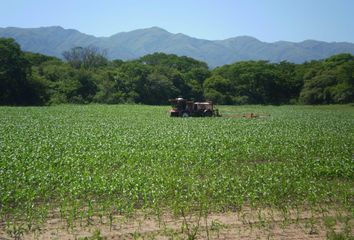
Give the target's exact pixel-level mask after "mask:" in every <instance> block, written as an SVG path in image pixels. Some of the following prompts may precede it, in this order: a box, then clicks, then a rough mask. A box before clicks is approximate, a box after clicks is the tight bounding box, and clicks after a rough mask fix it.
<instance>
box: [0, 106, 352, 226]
mask: <svg viewBox="0 0 354 240" xmlns="http://www.w3.org/2000/svg"><path fill="white" fill-rule="evenodd" d="M168 109H169V107H166V106H162V107H157V106H141V105H118V106H104V105H89V106H70V105H67V106H55V107H40V108H39V107H25V108H22V107H0V126H1V128H0V180H1V181H0V218H1V219H2V221H3V222H7V223H13V222H16V221H19V220H21V221H25V222H27V223H28V225H31V224H32V222H33V224H35V223H37V222H40V221H44V220H45V219H47V218H48V216H49V215H50V214H51V213H52V212H54V211H59V212H60V215H61V217H62V218H65V219H67V220H68V223H69V225H70V222H73V221H74V220H75V219H79V218H81V219H84V220H85V221H87V222H88V223H89V222H90V219H91V218H92V217H93V216H95V215H100V216H109V217H110V216H112V214H117V213H119V214H124V215H129V214H131V213H133V212H135V211H136V210H142V211H149V212H151V211H153V212H154V213H155V214H157V215H158V214H159V212H160V211H161V209H167V210H168V211H171V212H172V213H174V214H176V215H184V214H189V213H192V212H198V213H199V212H200V213H201V214H208V213H209V212H212V211H226V210H236V209H241V208H242V207H243V206H245V205H250V206H253V207H260V206H262V207H276V208H280V209H287V208H294V207H295V208H296V207H303V206H307V207H310V208H316V207H320V208H323V207H325V206H336V207H338V208H343V209H347V210H352V209H353V199H354V194H353V193H354V190H353V189H354V188H353V187H354V182H353V177H354V164H353V161H354V158H353V156H354V107H353V106H349V105H343V106H340V105H334V106H279V107H278V106H240V107H231V106H222V107H220V112H221V114H223V115H224V116H228V115H232V114H242V113H250V112H253V113H263V114H264V115H266V116H264V117H261V118H256V119H242V118H241V119H239V118H228V117H221V118H187V119H181V118H170V117H169V116H168ZM14 229H15V228H14Z"/></svg>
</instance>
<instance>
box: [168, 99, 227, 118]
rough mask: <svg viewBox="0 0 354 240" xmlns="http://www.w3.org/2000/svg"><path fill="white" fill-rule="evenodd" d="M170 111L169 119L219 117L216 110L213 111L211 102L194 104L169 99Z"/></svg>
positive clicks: (192, 102)
mask: <svg viewBox="0 0 354 240" xmlns="http://www.w3.org/2000/svg"><path fill="white" fill-rule="evenodd" d="M170 102H171V105H172V109H171V110H170V116H171V117H213V116H215V117H219V116H220V114H219V111H218V109H214V104H213V102H211V101H207V102H194V101H188V100H186V99H183V98H176V99H170Z"/></svg>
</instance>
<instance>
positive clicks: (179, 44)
mask: <svg viewBox="0 0 354 240" xmlns="http://www.w3.org/2000/svg"><path fill="white" fill-rule="evenodd" d="M0 37H11V38H14V39H15V40H16V41H17V42H18V43H19V44H20V45H21V48H22V50H25V51H31V52H38V53H42V54H46V55H51V56H56V57H59V58H62V53H63V51H66V50H69V49H70V48H72V47H76V46H81V47H86V46H90V45H91V46H96V47H98V48H100V49H102V50H105V51H106V52H107V57H108V58H109V59H122V60H130V59H135V58H139V57H141V56H144V55H146V54H150V53H154V52H164V53H173V54H177V55H180V56H182V55H183V56H189V57H192V58H195V59H198V60H201V61H205V62H206V63H208V65H209V66H210V67H216V66H221V65H224V64H230V63H233V62H236V61H245V60H267V61H270V62H280V61H285V60H286V61H289V62H294V63H302V62H305V61H310V60H318V59H324V58H327V57H329V56H331V55H334V54H339V53H351V54H354V44H353V43H348V42H330V43H329V42H323V41H315V40H306V41H303V42H288V41H278V42H273V43H267V42H262V41H260V40H258V39H256V38H253V37H249V36H239V37H234V38H229V39H225V40H214V41H213V40H205V39H198V38H193V37H190V36H187V35H185V34H181V33H178V34H173V33H170V32H168V31H166V30H164V29H162V28H159V27H152V28H146V29H138V30H134V31H130V32H121V33H117V34H114V35H112V36H110V37H95V36H92V35H88V34H84V33H81V32H79V31H77V30H74V29H64V28H62V27H59V26H54V27H39V28H15V27H7V28H0Z"/></svg>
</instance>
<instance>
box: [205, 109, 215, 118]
mask: <svg viewBox="0 0 354 240" xmlns="http://www.w3.org/2000/svg"><path fill="white" fill-rule="evenodd" d="M204 116H205V117H212V116H213V112H212V111H210V110H207V111H205V112H204Z"/></svg>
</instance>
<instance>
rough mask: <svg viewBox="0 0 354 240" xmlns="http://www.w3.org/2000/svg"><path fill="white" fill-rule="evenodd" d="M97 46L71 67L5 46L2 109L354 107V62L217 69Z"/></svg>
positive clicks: (71, 56) (69, 56) (1, 45)
mask: <svg viewBox="0 0 354 240" xmlns="http://www.w3.org/2000/svg"><path fill="white" fill-rule="evenodd" d="M105 55H106V54H105V52H103V51H100V50H99V49H97V48H95V47H92V46H90V47H85V48H82V47H76V48H73V49H70V50H68V51H66V52H64V53H63V57H64V59H65V60H64V61H63V60H60V59H58V58H55V57H49V56H45V55H42V54H37V53H30V52H23V51H21V49H20V46H19V45H18V44H17V43H16V42H15V41H14V40H13V39H6V38H2V39H0V104H1V105H50V104H60V103H81V104H82V103H107V104H116V103H143V104H168V99H170V98H175V97H178V96H180V97H184V98H188V99H194V100H213V101H215V102H216V103H218V104H294V103H303V104H329V103H349V102H354V56H352V55H350V54H340V55H335V56H332V57H330V58H328V59H325V60H322V61H312V62H306V63H304V64H293V63H289V62H281V63H269V62H267V61H245V62H236V63H234V64H230V65H224V66H222V67H218V68H215V69H213V70H210V69H209V68H208V66H207V64H206V63H204V62H201V61H197V60H195V59H192V58H189V57H179V56H176V55H173V54H164V53H154V54H150V55H146V56H144V57H141V58H139V59H137V60H134V61H125V62H124V61H121V60H113V61H109V60H107V58H106V57H105Z"/></svg>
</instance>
